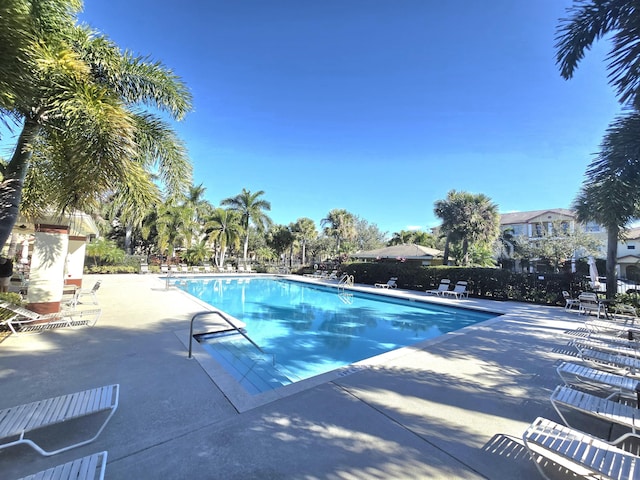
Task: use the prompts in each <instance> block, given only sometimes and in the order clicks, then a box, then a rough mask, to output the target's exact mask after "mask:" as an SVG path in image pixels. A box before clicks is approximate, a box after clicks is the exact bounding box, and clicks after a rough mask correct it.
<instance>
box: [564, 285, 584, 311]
mask: <svg viewBox="0 0 640 480" xmlns="http://www.w3.org/2000/svg"><path fill="white" fill-rule="evenodd" d="M562 297H563V298H564V302H565V303H564V309H565V310H571V309H572V308H573V307H576V308H577V309H579V308H580V300H578V299H577V298H573V297H572V296H571V294H570V293H569V292H567V291H566V290H563V291H562Z"/></svg>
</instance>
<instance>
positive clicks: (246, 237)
mask: <svg viewBox="0 0 640 480" xmlns="http://www.w3.org/2000/svg"><path fill="white" fill-rule="evenodd" d="M248 251H249V230H248V229H247V235H246V236H245V237H244V248H243V258H244V264H245V265H246V264H247V252H248Z"/></svg>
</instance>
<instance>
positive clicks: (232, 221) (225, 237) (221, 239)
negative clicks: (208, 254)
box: [204, 208, 243, 268]
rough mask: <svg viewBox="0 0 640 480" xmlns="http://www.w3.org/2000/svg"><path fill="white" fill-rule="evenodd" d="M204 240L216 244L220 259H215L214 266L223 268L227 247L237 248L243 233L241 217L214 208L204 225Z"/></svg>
mask: <svg viewBox="0 0 640 480" xmlns="http://www.w3.org/2000/svg"><path fill="white" fill-rule="evenodd" d="M204 229H205V233H206V238H207V239H210V240H213V241H214V242H217V244H218V246H219V248H220V257H219V258H218V257H216V264H217V265H218V266H219V267H221V268H222V267H224V258H225V255H226V252H227V247H228V246H233V247H235V248H238V247H239V246H240V237H241V235H242V232H243V228H242V225H241V217H240V215H239V213H238V212H236V211H234V210H230V209H224V208H216V209H215V210H213V212H212V213H211V216H210V217H209V218H208V219H207V221H206V223H205V225H204Z"/></svg>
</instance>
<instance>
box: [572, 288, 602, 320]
mask: <svg viewBox="0 0 640 480" xmlns="http://www.w3.org/2000/svg"><path fill="white" fill-rule="evenodd" d="M578 302H579V311H580V313H581V314H583V315H589V314H591V313H592V312H595V313H596V314H597V316H598V318H600V314H601V313H604V310H603V308H604V305H603V304H602V303H601V302H600V301H599V300H598V296H597V295H596V294H595V293H581V294H580V295H578Z"/></svg>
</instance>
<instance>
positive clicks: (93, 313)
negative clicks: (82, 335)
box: [0, 302, 102, 335]
mask: <svg viewBox="0 0 640 480" xmlns="http://www.w3.org/2000/svg"><path fill="white" fill-rule="evenodd" d="M0 308H1V309H5V310H9V311H10V312H12V313H13V315H11V316H10V317H9V318H6V319H4V320H0V324H4V325H6V326H8V327H9V329H10V330H11V331H12V332H13V333H15V334H16V335H17V334H20V333H26V332H31V333H40V332H42V331H44V330H50V329H53V328H60V327H92V326H94V325H95V324H96V323H97V322H98V320H99V319H100V316H101V315H102V310H101V309H99V308H94V309H68V310H62V311H60V312H55V313H46V314H40V313H37V312H34V311H33V310H29V309H28V308H24V307H20V306H18V305H14V304H12V303H8V302H0Z"/></svg>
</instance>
